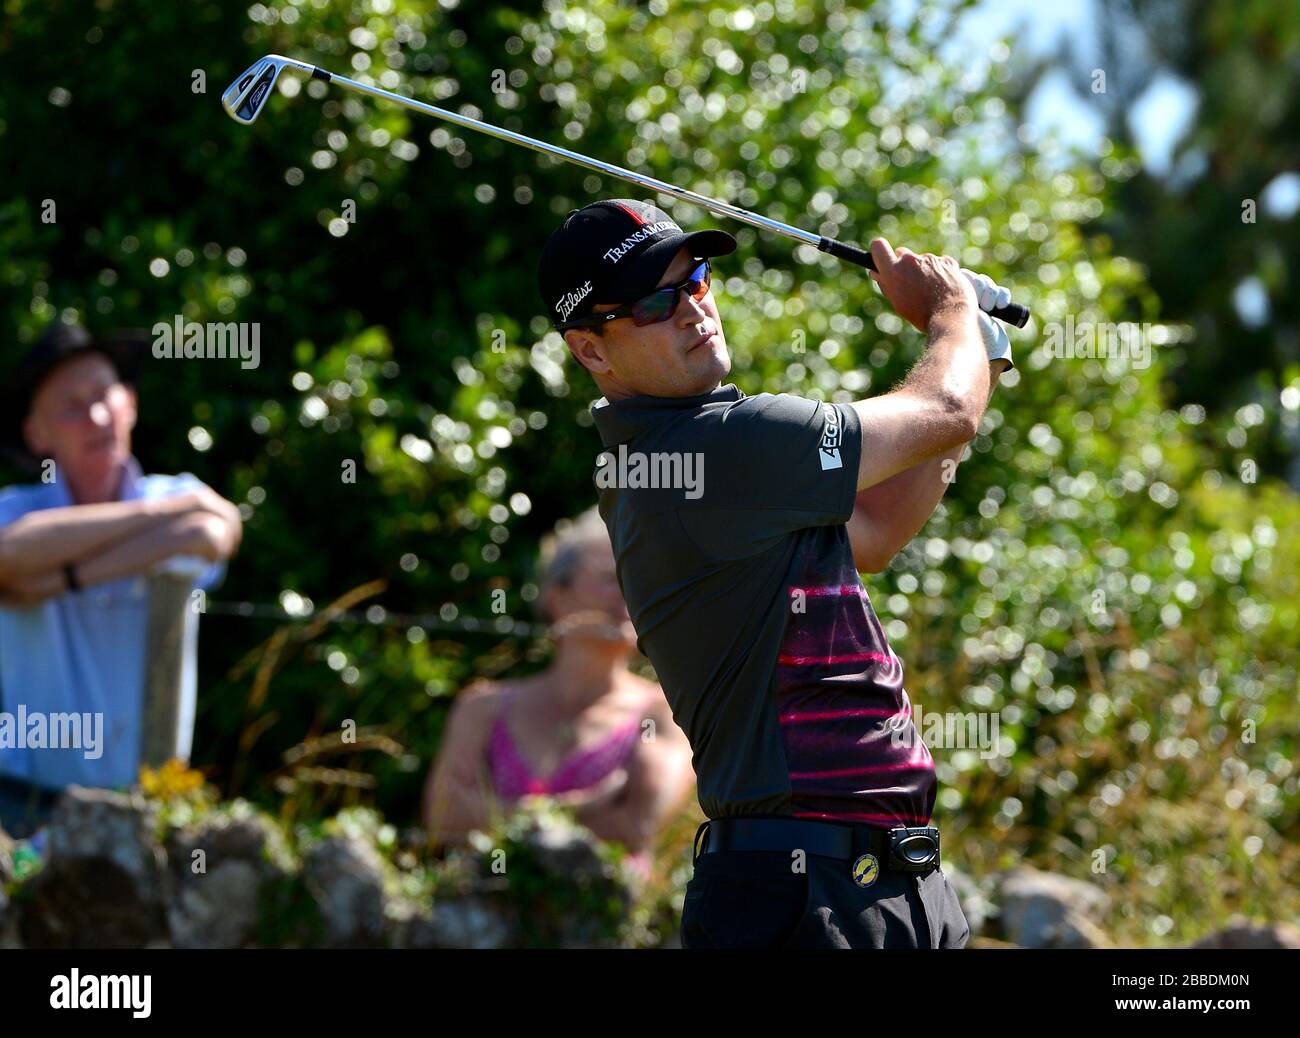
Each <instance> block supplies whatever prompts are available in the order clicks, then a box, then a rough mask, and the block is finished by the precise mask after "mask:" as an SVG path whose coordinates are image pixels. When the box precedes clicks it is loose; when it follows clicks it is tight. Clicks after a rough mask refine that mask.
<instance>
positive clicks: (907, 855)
mask: <svg viewBox="0 0 1300 1038" xmlns="http://www.w3.org/2000/svg"><path fill="white" fill-rule="evenodd" d="M938 864H939V830H938V829H935V828H934V827H933V826H917V827H914V828H908V827H906V826H899V827H898V828H896V829H890V830H889V865H890V867H891V868H895V869H902V870H903V871H904V872H925V871H926V870H928V869H930V868H931V867H933V866H937V865H938Z"/></svg>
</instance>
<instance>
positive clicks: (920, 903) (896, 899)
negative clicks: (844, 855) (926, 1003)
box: [681, 851, 970, 948]
mask: <svg viewBox="0 0 1300 1038" xmlns="http://www.w3.org/2000/svg"><path fill="white" fill-rule="evenodd" d="M805 860H806V863H807V868H806V871H803V872H795V871H793V870H792V867H791V861H792V859H791V856H790V855H789V854H788V853H787V852H785V851H716V852H713V853H710V854H704V855H701V856H700V857H699V858H698V859H697V860H696V862H695V875H694V876H692V877H691V881H690V883H688V884H687V886H686V900H685V903H684V904H683V905H682V926H681V932H682V947H684V948H964V947H965V946H966V941H967V940H968V939H969V937H970V926H969V925H968V924H967V922H966V916H965V913H963V912H962V909H961V904H960V902H959V901H958V900H957V894H956V892H955V891H954V890H953V889H952V886H951V885H950V884H949V883H948V880H947V878H946V877H945V876H944V874H943V871H942V869H941V868H939V869H934V870H932V871H930V872H928V873H926V874H924V875H921V874H919V873H910V872H893V871H882V872H881V873H880V874H879V876H878V878H877V879H876V881H875V882H874V883H873V884H871V886H869V887H860V886H858V885H857V884H856V883H854V882H853V876H852V874H851V872H850V866H851V863H850V862H848V861H839V860H837V859H834V858H825V857H822V856H820V855H817V854H809V855H808V856H807V858H806V859H805Z"/></svg>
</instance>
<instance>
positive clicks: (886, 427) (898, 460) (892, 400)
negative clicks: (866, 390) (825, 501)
mask: <svg viewBox="0 0 1300 1038" xmlns="http://www.w3.org/2000/svg"><path fill="white" fill-rule="evenodd" d="M850 406H851V407H852V408H853V409H854V410H855V411H856V412H857V413H858V418H859V419H860V423H859V424H860V426H861V437H862V450H861V454H860V455H859V458H858V487H857V489H858V490H860V491H861V490H866V489H867V488H868V487H873V486H875V485H876V484H877V483H883V482H884V481H885V480H887V479H889V478H890V477H891V476H894V475H897V474H898V473H899V472H902V471H904V470H905V469H910V468H911V467H912V466H913V465H916V464H918V463H919V462H922V461H925V460H926V459H927V458H932V457H934V456H935V455H936V454H941V453H943V452H944V451H946V450H951V449H952V448H953V447H956V446H957V445H958V444H960V443H965V442H966V441H968V440H969V439H971V437H973V436H974V435H975V433H974V430H972V429H971V428H970V423H969V420H968V419H967V418H965V417H963V415H962V414H961V411H960V409H959V408H957V407H955V406H950V405H947V404H945V403H943V402H942V401H939V400H937V399H935V398H932V397H926V396H920V395H917V394H915V393H910V392H906V391H896V392H893V393H884V394H882V395H881V396H874V397H871V398H870V399H869V400H856V401H854V402H853V403H852V404H851V405H850Z"/></svg>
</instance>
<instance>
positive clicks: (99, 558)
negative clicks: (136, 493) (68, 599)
mask: <svg viewBox="0 0 1300 1038" xmlns="http://www.w3.org/2000/svg"><path fill="white" fill-rule="evenodd" d="M211 550H212V549H211V546H210V544H209V543H208V542H207V540H206V538H205V537H204V534H203V531H202V528H201V526H200V525H199V522H197V521H196V520H195V519H194V518H193V517H191V516H188V515H177V516H172V517H170V518H169V519H167V520H166V521H164V522H161V523H157V524H155V525H154V526H153V527H151V528H150V529H146V530H145V531H143V532H142V533H137V534H135V535H134V536H132V537H127V538H126V539H125V540H121V541H118V542H117V543H116V544H113V545H110V546H109V547H107V548H105V549H103V550H102V551H100V552H98V553H97V554H95V555H92V556H91V557H90V558H88V559H86V561H84V562H81V563H78V564H77V566H76V569H75V571H74V572H75V573H76V577H77V582H78V583H79V584H81V585H82V586H83V587H93V586H94V585H95V584H104V583H107V582H108V581H110V580H120V579H122V578H123V577H131V576H135V575H136V574H137V573H143V572H145V571H146V570H148V569H149V568H150V567H151V566H153V565H155V564H156V563H159V562H162V561H163V560H164V559H170V558H171V557H172V556H173V555H204V556H205V557H206V555H207V554H208V553H209V552H210V551H211Z"/></svg>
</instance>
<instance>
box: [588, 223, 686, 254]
mask: <svg viewBox="0 0 1300 1038" xmlns="http://www.w3.org/2000/svg"><path fill="white" fill-rule="evenodd" d="M680 230H681V228H680V227H678V226H677V225H676V224H675V223H673V222H672V221H671V220H660V221H659V222H658V223H648V224H646V225H645V226H644V227H642V228H639V229H638V230H636V231H633V232H632V233H631V234H629V235H628V236H627V237H626V238H624V239H623V240H622V242H620V243H619V244H618V245H615V246H614V247H613V248H612V249H610V250H608V251H607V252H606V253H605V254H604V255H605V259H607V260H609V261H610V262H611V263H617V262H618V261H619V260H620V259H622V258H623V257H624V256H626V255H627V254H628V253H629V252H630V251H631V250H632V246H634V245H636V244H637V243H638V242H643V241H645V240H646V239H647V238H653V237H655V236H656V235H659V234H662V233H664V232H665V231H680Z"/></svg>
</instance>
